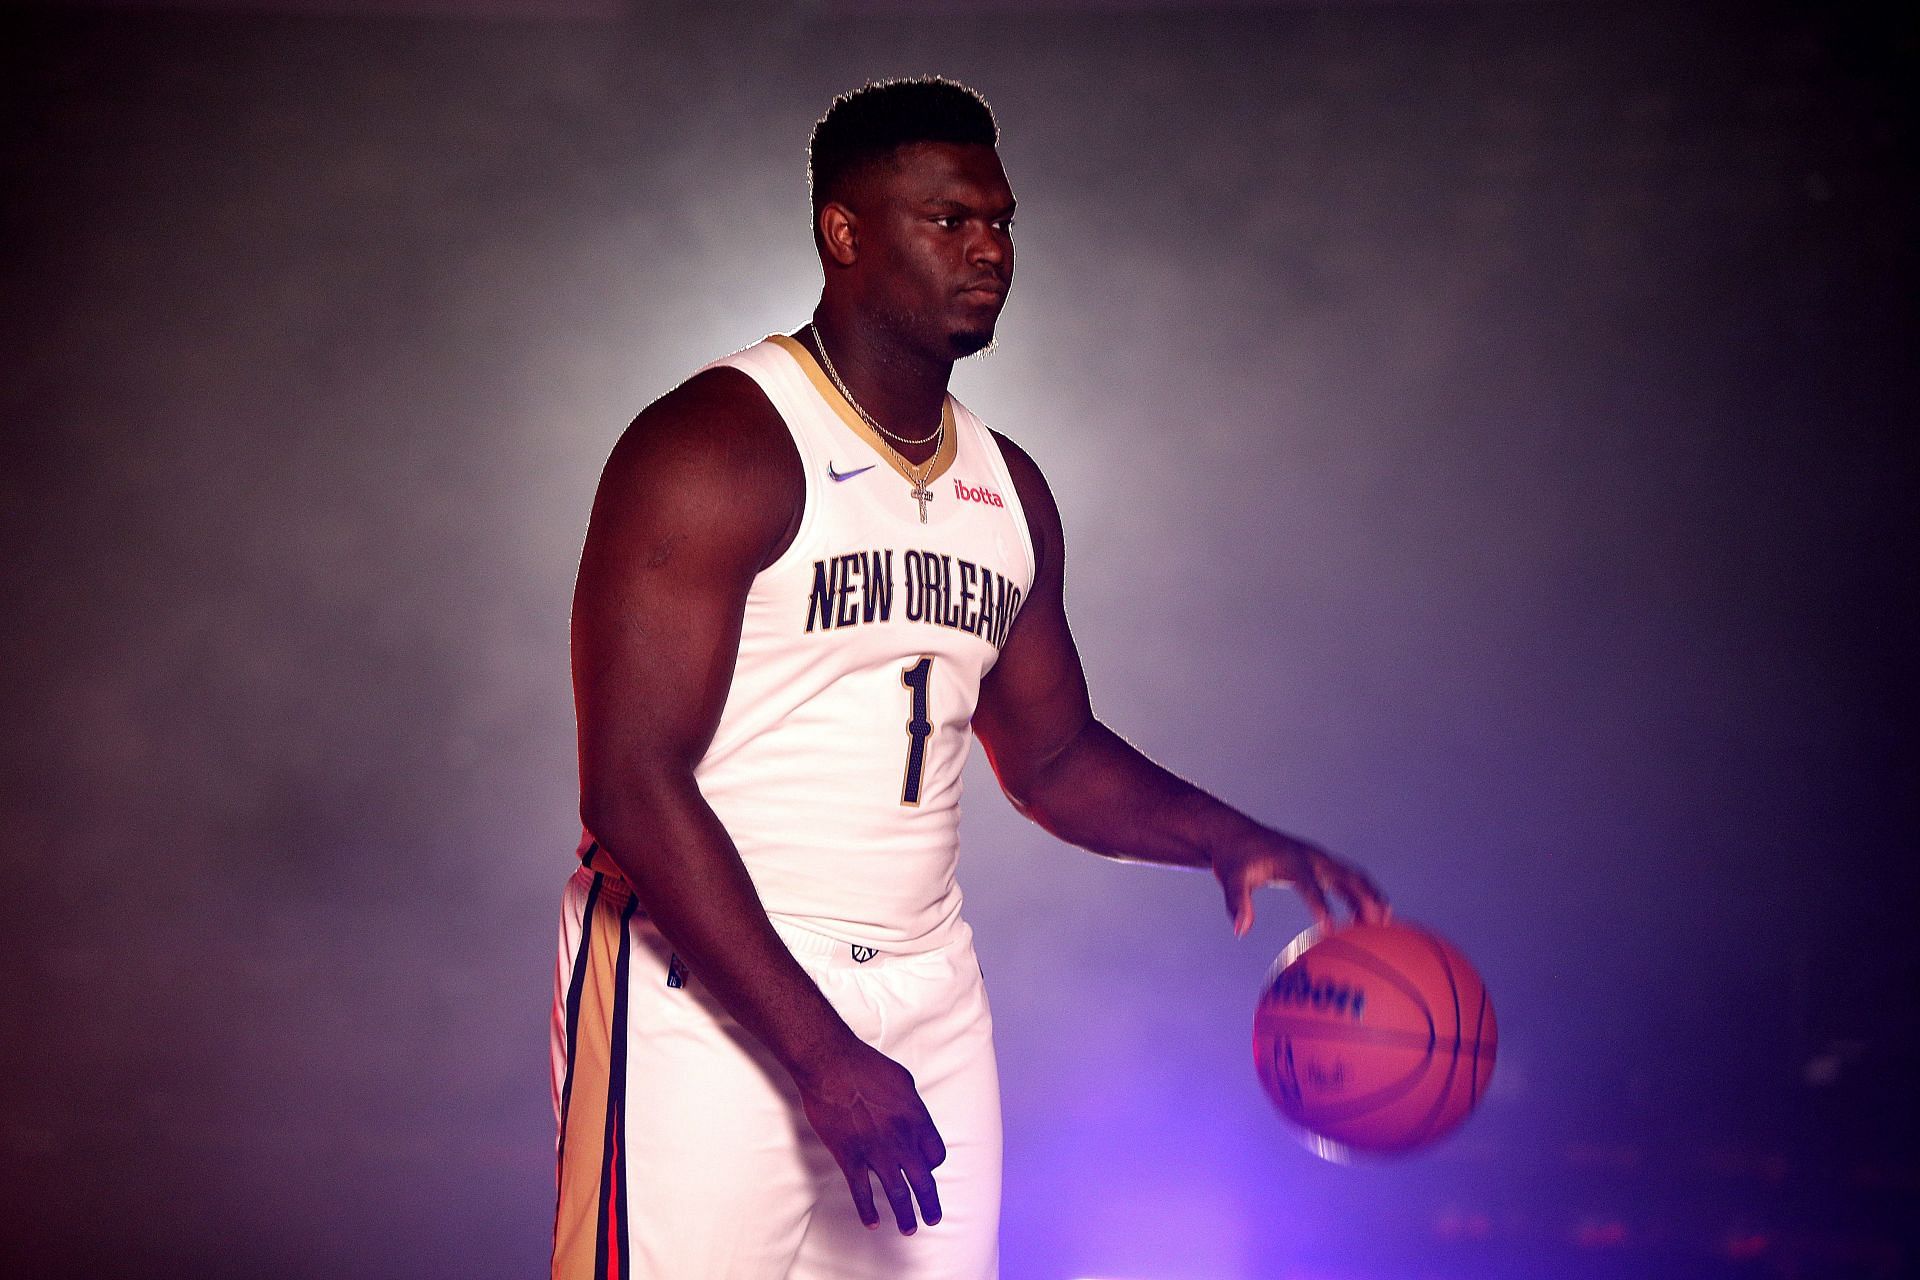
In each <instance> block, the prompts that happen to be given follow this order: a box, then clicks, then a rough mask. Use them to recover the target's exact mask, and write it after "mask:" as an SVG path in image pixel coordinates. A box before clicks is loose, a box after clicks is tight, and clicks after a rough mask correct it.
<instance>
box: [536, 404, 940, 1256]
mask: <svg viewBox="0 0 1920 1280" xmlns="http://www.w3.org/2000/svg"><path fill="white" fill-rule="evenodd" d="M800 468H801V463H800V459H799V455H798V453H797V452H796V451H795V449H794V447H793V442H792V439H791V437H790V436H789V435H788V434H787V431H786V428H785V426H784V425H783V424H782V423H781V421H780V418H779V416H778V414H777V413H776V412H775V410H774V409H773V407H772V405H771V404H769V403H768V402H767V400H766V397H765V395H764V394H763V393H761V392H760V390H759V388H758V387H757V386H755V385H754V384H753V382H752V380H751V379H750V378H748V377H747V376H746V375H745V374H743V373H740V372H738V371H737V370H732V369H721V370H712V371H709V372H707V373H703V374H700V375H698V376H696V377H695V378H693V379H691V380H690V381H688V382H687V383H686V384H684V385H683V386H681V387H679V388H677V389H676V390H674V391H673V392H671V393H669V394H668V395H666V396H664V397H662V398H661V399H660V400H658V401H656V402H655V403H654V404H652V405H650V406H648V408H647V409H646V410H645V411H644V412H643V413H641V415H640V416H639V418H637V419H636V420H635V421H634V424H633V425H632V426H631V427H629V428H628V429H627V431H626V433H625V434H624V435H623V436H622V437H621V439H620V441H619V443H618V444H617V445H615V446H614V450H613V454H612V456H611V457H610V458H609V459H608V462H607V466H606V470H605V472H604V473H603V474H602V476H601V479H600V488H599V492H598V493H597V494H596V495H595V497H594V503H593V515H592V518H591V520H590V521H589V524H588V528H587V538H586V545H585V547H584V548H583V549H582V551H581V556H580V575H579V578H578V581H577V582H576V584H575V588H574V599H573V680H574V701H575V711H576V714H577V716H578V720H579V741H580V775H581V804H580V810H581V818H582V820H583V821H584V822H585V824H586V828H587V830H588V831H589V832H591V833H592V834H593V837H594V839H595V840H596V841H598V842H599V844H600V847H601V848H602V849H603V850H605V851H606V854H607V856H608V857H610V858H611V859H612V860H613V863H614V865H615V866H617V867H618V868H619V869H620V872H621V874H622V875H623V876H625V878H626V879H627V881H628V883H629V884H631V885H632V887H633V889H634V892H635V893H636V894H637V895H638V896H639V900H640V904H641V906H642V907H644V908H645V909H646V912H647V915H648V916H649V917H650V918H651V919H652V921H653V923H654V924H655V925H656V926H657V927H658V928H659V930H660V932H661V934H662V935H663V936H665V937H666V939H667V940H668V941H669V942H670V943H671V944H672V945H673V949H674V951H675V952H676V953H677V954H678V955H679V956H680V957H681V958H682V959H683V960H685V961H686V963H687V965H688V966H689V968H690V969H691V970H692V972H693V973H694V974H695V975H696V977H697V978H698V980H699V981H700V982H701V983H703V984H704V985H705V987H706V989H707V990H708V991H709V992H711V993H712V995H713V997H714V998H715V999H716V1000H718V1001H719V1002H720V1004H721V1005H722V1006H724V1007H725V1008H726V1010H727V1011H728V1012H729V1013H731V1014H732V1015H733V1016H734V1018H735V1019H736V1020H738V1021H739V1023H740V1025H741V1026H742V1027H744V1028H746V1029H747V1031H749V1032H750V1033H751V1034H753V1035H754V1036H756V1037H758V1038H759V1039H760V1041H761V1042H762V1043H763V1044H765V1045H766V1046H767V1048H768V1049H769V1050H770V1051H771V1052H772V1053H773V1055H774V1057H775V1058H776V1059H778V1060H779V1062H780V1063H781V1065H782V1066H784V1067H785V1068H786V1069H787V1071H788V1072H789V1073H791V1074H792V1076H793V1079H794V1081H795V1083H796V1085H797V1086H798V1087H799V1090H800V1095H801V1099H802V1102H803V1104H804V1105H805V1108H806V1113H807V1119H808V1120H809V1121H810V1122H811V1123H812V1125H813V1127H814V1129H815V1131H816V1132H818V1133H819V1135H820V1137H821V1140H822V1141H823V1142H825V1143H826V1145H827V1148H828V1149H829V1150H830V1151H832V1153H833V1155H834V1158H835V1159H836V1160H837V1161H838V1162H839V1164H840V1167H841V1169H842V1171H843V1172H844V1173H845V1174H846V1175H847V1183H848V1188H849V1190H850V1191H851V1192H852V1194H853V1199H854V1203H855V1206H856V1207H857V1208H858V1210H859V1212H860V1217H861V1219H862V1220H863V1221H864V1222H866V1224H867V1225H868V1226H874V1225H876V1224H877V1223H878V1221H879V1214H878V1212H877V1210H876V1208H875V1205H874V1200H873V1193H872V1190H871V1187H870V1185H869V1182H868V1172H867V1171H868V1170H869V1169H871V1170H872V1171H873V1172H874V1174H876V1175H877V1176H878V1177H879V1179H880V1183H881V1188H882V1190H883V1191H884V1192H885V1194H886V1196H887V1199H888V1200H889V1202H890V1203H891V1206H892V1208H893V1212H894V1217H895V1219H896V1221H897V1222H898V1225H899V1227H900V1230H901V1231H903V1232H908V1233H911V1232H912V1231H913V1229H914V1225H915V1217H914V1208H913V1200H914V1199H916V1198H917V1199H918V1201H919V1203H920V1216H921V1217H923V1218H924V1219H925V1220H926V1221H927V1222H928V1223H930V1224H931V1223H935V1222H938V1221H939V1220H940V1202H939V1198H938V1194H937V1192H936V1190H935V1187H934V1182H933V1176H932V1173H931V1170H932V1169H933V1168H934V1167H935V1166H937V1165H938V1164H939V1163H940V1162H941V1160H943V1159H944V1158H945V1148H944V1146H943V1145H942V1144H941V1141H940V1136H939V1134H938V1133H937V1132H936V1131H935V1129H934V1126H933V1121H932V1119H931V1117H929V1116H928V1114H927V1110H926V1107H925V1106H924V1105H923V1104H922V1103H921V1101H920V1097H919V1094H918V1093H917V1092H915V1090H914V1087H913V1079H912V1076H911V1075H910V1074H909V1073H908V1072H907V1071H906V1069H905V1068H903V1067H901V1066H900V1065H899V1064H898V1063H896V1062H894V1061H893V1060H892V1059H890V1058H887V1057H886V1056H885V1055H883V1054H881V1053H879V1052H878V1051H877V1050H875V1049H873V1048H871V1047H870V1046H868V1045H867V1044H866V1043H865V1042H863V1041H862V1040H861V1039H860V1038H859V1037H858V1036H856V1035H855V1034H854V1033H853V1031H852V1030H851V1029H850V1028H848V1026H847V1025H846V1023H845V1022H844V1021H842V1020H841V1018H840V1016H839V1015H838V1014H837V1013H836V1012H835V1011H834V1009H833V1007H832V1006H831V1005H830V1004H828V1003H827V1000H826V998H825V997H824V996H823V995H821V994H820V990H819V988H818V987H816V986H815V985H814V983H813V981H812V979H810V978H809V977H808V976H807V974H806V972H805V971H804V970H803V969H801V968H800V966H799V965H798V964H797V963H796V962H795V961H794V959H793V956H792V954H791V953H790V952H789V951H788V950H787V948H786V946H785V945H784V944H783V943H782V942H781V941H780V938H779V935H778V934H776V933H775V932H774V931H773V926H772V925H771V924H770V923H769V922H768V920H767V913H766V910H765V908H764V907H763V906H762V905H761V903H760V899H759V895H758V894H757V893H756V892H755V890H754V887H753V882H752V880H751V879H749V878H748V876H747V872H746V868H745V866H743V865H742V863H741V861H740V854H739V851H738V850H737V849H736V848H735V847H734V844H733V841H732V839H731V838H730V837H729V836H728V834H727V831H726V829H725V827H723V826H722V825H721V823H720V820H719V818H718V817H717V816H716V815H715V814H714V812H713V810H712V809H711V808H710V807H709V806H708V805H707V802H706V800H705V798H704V797H703V796H702V795H701V794H700V790H699V788H698V786H696V785H695V782H694V767H695V765H697V764H698V763H699V761H700V758H701V756H702V755H703V754H704V753H705V751H706V749H707V745H708V743H709V742H710V741H711V740H712V738H713V734H714V730H715V728H716V727H717V726H718V724H719V721H720V713H721V709H722V708H723V707H724V705H725V703H726V698H727V690H728V687H729V685H730V683H731V681H732V675H733V666H734V660H735V657H736V656H737V653H738V650H739V644H740V628H741V621H742V617H743V615H744V611H745V607H746V599H747V591H748V588H749V587H750V586H751V584H752V582H753V578H754V575H755V574H757V573H758V572H759V571H760V570H761V569H762V568H764V567H765V566H766V565H768V564H770V563H772V561H773V560H774V558H775V557H777V556H778V555H779V554H780V552H781V551H782V550H783V549H784V548H785V547H786V546H787V545H788V543H789V542H790V541H791V540H792V537H793V534H794V531H795V529H796V527H797V525H798V521H799V515H800V510H801V507H802V505H803V504H804V501H805V497H804V494H805V481H804V476H803V474H802V472H801V469H800ZM909 1189H910V1190H911V1194H909Z"/></svg>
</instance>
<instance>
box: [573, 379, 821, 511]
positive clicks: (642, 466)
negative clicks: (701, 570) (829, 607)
mask: <svg viewBox="0 0 1920 1280" xmlns="http://www.w3.org/2000/svg"><path fill="white" fill-rule="evenodd" d="M805 484H806V482H805V478H804V475H803V473H802V471H801V463H800V455H799V453H798V451H797V450H796V449H795V447H794V444H793V437H792V436H791V435H790V434H788V432H787V430H786V427H785V425H784V423H783V422H782V420H781V418H780V412H779V410H777V409H775V408H774V406H773V404H772V402H771V401H769V400H768V399H767V396H766V393H765V392H763V391H762V390H761V389H760V385H759V384H758V383H757V382H755V381H754V380H753V378H752V377H751V376H750V375H748V374H746V373H743V372H741V371H740V370H739V369H735V368H732V367H729V366H718V367H715V368H710V369H703V370H701V371H700V372H699V373H696V374H694V375H693V376H692V377H690V378H688V379H687V380H686V381H684V382H682V383H680V385H678V386H676V387H675V388H673V389H672V390H671V391H669V392H667V393H666V394H665V395H663V396H661V397H660V398H659V399H657V400H655V401H654V402H653V403H651V404H649V405H648V406H647V407H646V408H644V409H642V410H641V411H640V413H639V414H638V415H637V416H636V417H635V418H634V419H633V421H632V423H631V424H629V425H628V427H627V428H626V430H625V431H623V432H622V433H621V434H620V438H619V440H617V441H616V442H615V443H614V446H613V450H612V452H611V453H610V454H609V455H608V458H607V465H606V469H605V471H604V472H603V473H602V475H601V479H600V498H599V499H598V501H599V502H602V503H612V504H615V505H616V506H621V507H633V508H644V509H647V510H650V511H652V512H653V513H654V514H655V516H656V517H659V518H663V519H666V520H668V521H670V522H671V521H676V520H678V519H681V518H684V517H688V516H692V515H696V514H698V513H702V512H707V511H714V510H725V511H731V512H735V513H738V514H737V515H735V516H730V517H729V519H738V520H739V521H740V522H741V523H743V524H747V523H753V522H755V521H758V520H761V519H763V518H764V520H765V521H766V523H767V524H768V526H769V531H770V532H774V533H777V532H778V531H779V530H780V529H783V528H786V527H787V526H788V525H790V524H791V519H790V513H791V512H793V511H795V510H797V507H798V505H799V504H800V503H801V502H803V501H804V494H805ZM739 532H741V533H743V534H747V535H749V536H752V535H753V534H756V533H758V532H759V531H758V530H747V529H741V530H739Z"/></svg>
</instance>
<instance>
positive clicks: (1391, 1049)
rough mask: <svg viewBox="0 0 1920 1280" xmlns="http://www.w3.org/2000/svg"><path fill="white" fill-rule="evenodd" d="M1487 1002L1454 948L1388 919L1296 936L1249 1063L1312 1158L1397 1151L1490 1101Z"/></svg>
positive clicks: (1276, 972)
mask: <svg viewBox="0 0 1920 1280" xmlns="http://www.w3.org/2000/svg"><path fill="white" fill-rule="evenodd" d="M1497 1045H1498V1032H1497V1031H1496V1030H1495V1028H1494V1021H1493V1003H1492V1001H1490V1000H1489V999H1488V998H1487V988H1486V986H1485V984H1484V983H1482V982H1481V981H1480V975H1479V974H1478V973H1476V972H1475V971H1474V968H1473V966H1472V965H1471V964H1469V963H1468V962H1467V958H1466V957H1465V956H1463V955H1461V954H1460V951H1459V950H1458V948H1456V947H1454V946H1453V945H1452V944H1451V943H1449V942H1447V941H1446V940H1445V939H1444V938H1441V937H1438V936H1436V935H1435V934H1433V933H1431V932H1429V931H1428V930H1426V929H1422V928H1419V927H1418V926H1416V925H1410V924H1406V923H1402V922H1399V921H1395V922H1392V923H1389V924H1372V925H1368V924H1354V925H1348V926H1345V927H1342V928H1337V929H1335V930H1334V931H1333V932H1332V933H1326V934H1323V932H1322V930H1321V929H1319V928H1318V927H1317V926H1316V927H1314V928H1312V929H1309V930H1307V931H1306V932H1305V933H1303V934H1301V935H1300V936H1299V937H1298V938H1295V939H1294V940H1293V942H1292V943H1291V944H1289V945H1288V947H1287V949H1286V950H1285V951H1283V952H1281V953H1280V958H1279V959H1278V960H1275V961H1274V962H1273V968H1272V969H1271V970H1269V971H1268V973H1267V980H1266V985H1265V986H1263V987H1262V988H1261V991H1260V1003H1259V1007H1258V1008H1257V1009H1256V1010H1255V1011H1254V1017H1253V1060H1254V1065H1255V1067H1256V1068H1257V1069H1258V1070H1259V1073H1260V1083H1261V1085H1262V1086H1263V1087H1264V1088H1265V1089H1266V1091H1267V1096H1268V1097H1270V1098H1272V1099H1273V1105H1274V1106H1275V1107H1278V1108H1279V1110H1280V1114H1281V1115H1283V1116H1285V1117H1286V1118H1287V1120H1289V1121H1290V1122H1291V1123H1292V1124H1293V1125H1294V1126H1295V1127H1297V1128H1298V1129H1299V1130H1300V1136H1301V1138H1302V1140H1303V1141H1305V1142H1306V1144H1307V1146H1308V1147H1309V1148H1310V1149H1311V1150H1312V1151H1314V1152H1315V1153H1316V1154H1318V1155H1321V1156H1324V1157H1326V1158H1328V1159H1332V1160H1343V1159H1345V1158H1346V1157H1347V1156H1348V1155H1349V1154H1351V1153H1354V1152H1365V1153H1376V1154H1398V1153H1402V1152H1408V1151H1415V1150H1418V1149H1419V1148H1421V1147H1425V1146H1427V1145H1429V1144H1431V1143H1433V1142H1436V1141H1438V1140H1439V1139H1440V1138H1442V1137H1445V1136H1446V1135H1447V1134H1449V1133H1451V1132H1453V1130H1455V1129H1457V1128H1458V1127H1459V1126H1460V1123H1461V1121H1463V1120H1465V1119H1466V1118H1467V1116H1468V1115H1469V1114H1471V1113H1472V1111H1473V1109H1474V1107H1476V1106H1478V1105H1479V1103H1480V1099H1481V1098H1483V1097H1485V1096H1486V1091H1487V1081H1488V1080H1489V1079H1490V1078H1491V1077H1492V1075H1493V1057H1494V1050H1495V1048H1496V1047H1497Z"/></svg>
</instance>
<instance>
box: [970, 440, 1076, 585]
mask: <svg viewBox="0 0 1920 1280" xmlns="http://www.w3.org/2000/svg"><path fill="white" fill-rule="evenodd" d="M987 430H988V431H990V432H992V433H993V441H994V443H995V444H997V445H999V446H1000V456H1001V457H1002V458H1003V459H1005V461H1006V464H1007V475H1008V476H1009V477H1011V478H1012V480H1013V491H1014V492H1015V493H1017V494H1019V495H1020V508H1021V510H1022V511H1024V512H1025V513H1026V517H1027V532H1028V534H1029V535H1030V536H1031V537H1032V538H1033V551H1034V556H1035V558H1036V559H1037V560H1038V561H1039V562H1040V564H1041V565H1043V566H1044V565H1047V564H1050V563H1053V564H1057V563H1058V561H1059V548H1060V542H1061V537H1062V535H1061V530H1060V508H1059V506H1058V505H1057V504H1056V503H1055V502H1054V500H1053V489H1052V487H1051V486H1050V485H1048V484H1047V477H1046V475H1045V474H1044V473H1043V472H1042V471H1041V470H1040V464H1039V463H1037V462H1035V461H1034V460H1033V455H1032V454H1030V453H1028V452H1027V451H1026V450H1025V449H1023V448H1021V447H1020V446H1019V445H1018V444H1016V443H1014V441H1013V439H1012V438H1011V437H1009V436H1008V435H1006V433H1004V432H1002V431H999V430H996V429H995V428H993V427H988V428H987Z"/></svg>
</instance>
